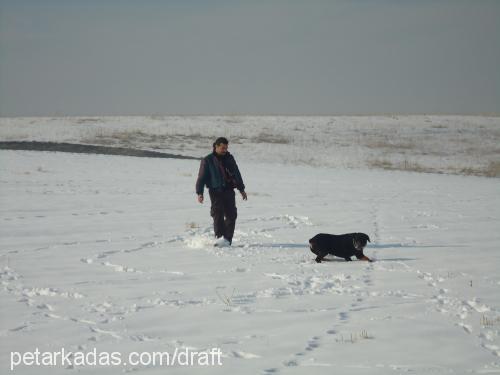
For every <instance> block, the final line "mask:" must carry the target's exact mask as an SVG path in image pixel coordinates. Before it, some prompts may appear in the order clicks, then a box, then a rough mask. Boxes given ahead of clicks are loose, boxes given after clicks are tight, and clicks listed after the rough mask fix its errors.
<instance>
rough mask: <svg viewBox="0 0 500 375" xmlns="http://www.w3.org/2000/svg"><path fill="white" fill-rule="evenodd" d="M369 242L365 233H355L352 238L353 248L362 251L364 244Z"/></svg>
mask: <svg viewBox="0 0 500 375" xmlns="http://www.w3.org/2000/svg"><path fill="white" fill-rule="evenodd" d="M367 242H370V237H368V235H367V234H365V233H355V234H354V238H353V240H352V244H353V245H354V248H355V249H356V250H358V251H363V249H364V248H365V246H366V243H367Z"/></svg>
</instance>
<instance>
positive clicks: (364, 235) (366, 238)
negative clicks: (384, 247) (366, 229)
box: [358, 233, 371, 242]
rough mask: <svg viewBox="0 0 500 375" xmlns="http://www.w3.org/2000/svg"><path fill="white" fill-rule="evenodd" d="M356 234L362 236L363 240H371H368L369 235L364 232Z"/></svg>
mask: <svg viewBox="0 0 500 375" xmlns="http://www.w3.org/2000/svg"><path fill="white" fill-rule="evenodd" d="M358 236H359V237H360V238H362V239H363V240H364V241H368V242H371V241H370V237H368V235H367V234H365V233H358Z"/></svg>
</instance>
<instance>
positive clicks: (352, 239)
mask: <svg viewBox="0 0 500 375" xmlns="http://www.w3.org/2000/svg"><path fill="white" fill-rule="evenodd" d="M367 242H370V237H368V235H367V234H365V233H347V234H340V235H335V234H326V233H319V234H317V235H315V236H314V237H313V238H311V239H310V240H309V245H310V249H311V251H312V252H313V253H314V254H316V255H317V256H316V262H318V263H321V261H322V260H323V258H324V257H325V256H327V255H328V254H331V255H335V256H336V257H340V258H344V259H345V260H346V261H348V262H349V261H351V257H352V256H355V257H356V258H358V259H359V260H366V261H368V262H373V260H371V259H370V258H368V257H367V256H366V255H364V254H363V249H364V248H365V246H366V243H367Z"/></svg>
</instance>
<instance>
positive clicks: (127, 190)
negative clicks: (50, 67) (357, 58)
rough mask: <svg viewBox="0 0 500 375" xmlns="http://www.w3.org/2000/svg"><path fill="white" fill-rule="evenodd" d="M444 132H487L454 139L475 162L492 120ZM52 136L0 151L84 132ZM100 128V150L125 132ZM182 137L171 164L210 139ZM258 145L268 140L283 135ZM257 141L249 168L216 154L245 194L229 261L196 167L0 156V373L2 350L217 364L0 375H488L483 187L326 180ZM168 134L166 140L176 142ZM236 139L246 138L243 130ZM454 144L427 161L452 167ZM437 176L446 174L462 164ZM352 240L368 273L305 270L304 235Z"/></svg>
mask: <svg viewBox="0 0 500 375" xmlns="http://www.w3.org/2000/svg"><path fill="white" fill-rule="evenodd" d="M422 118H423V117H422ZM448 119H449V118H448ZM458 119H459V120H456V121H455V122H453V123H458V124H461V125H460V126H463V127H466V126H465V125H464V124H465V123H467V122H468V121H469V122H472V123H474V124H475V125H477V126H478V127H477V129H476V130H477V132H478V134H481V132H486V133H488V134H489V135H490V136H489V137H486V138H484V137H483V138H481V137H480V136H477V137H478V138H476V133H472V131H471V132H470V133H467V134H466V133H463V134H466V141H467V144H469V145H472V146H471V147H472V148H473V149H475V150H476V149H480V148H481V145H484V146H485V147H486V150H490V151H491V152H492V153H493V155H494V150H495V147H497V145H493V144H491V139H492V138H493V135H492V134H496V133H495V132H498V119H495V118H492V119H483V120H478V119H476V120H474V119H472V120H470V119H468V118H458ZM38 120H39V121H38V122H37V124H38V125H39V124H40V121H41V120H40V119H38ZM275 120H276V121H278V120H279V118H276V119H275ZM302 120H304V119H302ZM441 120H443V119H441ZM441 120H440V121H441ZM16 121H18V122H16ZM30 121H31V120H30ZM34 121H35V122H36V119H35V120H34ZM47 121H48V120H47ZM58 121H59V120H58ZM60 121H61V124H59V125H58V122H57V121H53V122H52V123H50V121H48V124H47V125H43V126H45V127H43V126H42V127H41V128H37V125H36V124H35V123H34V124H31V125H30V124H29V121H28V120H27V119H24V120H22V121H21V120H19V119H17V120H16V119H2V120H1V122H0V123H1V125H2V126H1V127H0V129H1V133H0V134H1V138H2V140H7V139H10V140H14V139H15V140H23V139H25V140H26V139H32V140H52V141H73V142H83V138H82V134H83V133H80V132H81V131H83V130H82V129H84V127H83V125H84V123H82V124H77V121H76V120H72V121H73V122H72V123H74V125H67V124H66V126H65V125H64V124H62V120H60ZM127 121H128V122H134V121H139V120H137V119H136V118H132V119H130V118H129V119H127V120H126V121H125V120H123V123H125V124H128V123H127ZM151 121H153V120H151ZM158 121H163V120H158ZM245 121H250V120H248V119H246V120H245ZM290 121H298V120H297V119H295V120H293V119H292V120H290ZM315 121H320V119H314V118H312V119H311V123H312V124H314V123H315ZM321 121H323V120H321ZM360 121H361V120H360ZM363 121H364V120H363ZM366 121H368V120H366ZM372 121H375V120H372ZM419 121H423V120H421V119H420V120H419ZM430 121H438V120H437V119H436V118H431V119H430ZM447 121H448V120H447ZM474 121H476V122H474ZM477 121H479V122H480V124H479V125H478V124H477ZM118 122H120V121H117V123H116V124H115V125H113V126H114V128H112V130H106V131H104V130H103V131H102V134H101V136H102V137H100V138H101V140H103V139H104V138H106V137H107V135H108V134H111V135H113V134H114V136H117V135H119V134H118V133H117V132H119V131H122V132H125V131H127V129H131V128H132V127H131V125H130V127H128V126H129V125H126V126H125V125H124V128H123V129H122V130H120V128H119V124H118ZM226 123H228V122H227V121H226ZM410 123H411V120H410V119H406V120H404V121H402V124H403V125H401V127H400V128H399V132H400V134H405V137H406V134H414V135H415V139H416V141H415V143H414V144H415V147H416V148H414V149H413V148H412V150H413V151H412V152H411V155H417V154H419V152H420V151H418V152H417V148H418V150H421V148H420V146H418V145H420V142H421V140H423V139H425V137H424V135H422V137H421V138H418V136H417V134H418V133H419V131H420V130H418V129H414V128H413V127H412V126H410V125H408V124H410ZM19 124H21V125H19ZM148 124H149V123H148ZM405 124H406V125H405ZM87 125H88V123H87ZM185 125H186V126H187V129H188V130H187V131H186V133H184V135H183V137H184V138H182V139H184V140H186V139H193V142H192V143H191V144H190V145H191V146H189V147H188V144H186V145H185V148H184V151H185V153H186V154H189V155H195V156H201V155H203V154H205V153H207V151H208V148H209V147H210V140H211V139H208V138H209V137H211V136H212V135H216V134H217V135H218V134H221V132H222V133H224V132H223V131H222V130H224V129H226V128H220V129H219V128H217V127H213V126H210V127H208V129H209V131H207V133H204V136H203V137H205V136H206V137H207V138H206V139H205V140H204V141H203V140H197V139H196V137H195V136H194V135H193V134H195V133H196V131H197V130H196V129H195V128H196V126H198V125H196V126H195V125H192V128H190V127H189V125H188V124H185ZM99 126H101V127H102V128H105V126H104V125H102V124H101V125H99ZM136 126H137V127H139V125H138V124H137V125H136ZM148 126H152V125H146V126H145V129H146V130H144V133H143V134H151V133H152V132H149V133H148V131H147V129H148ZM228 126H229V125H228ZM318 126H319V125H318ZM321 126H323V125H321ZM436 126H437V125H436ZM442 126H444V125H442ZM447 126H449V128H448V130H447V131H450V134H452V132H451V130H450V128H451V127H452V126H453V125H452V122H451V120H450V123H449V125H447ZM471 126H472V125H471ZM481 126H482V128H481ZM37 129H41V130H37ZM43 129H46V130H47V132H44V131H42V130H43ZM48 129H50V131H48ZM189 129H192V130H189ZM237 129H239V130H238V131H241V132H242V133H241V134H242V135H241V136H243V134H244V133H243V129H242V128H237ZM277 129H278V128H277ZM283 129H284V128H283ZM342 129H345V132H346V133H345V134H348V133H349V131H350V130H349V127H348V126H347V125H345V126H344V128H342ZM381 129H382V130H377V134H375V135H374V139H379V138H380V139H382V138H383V137H384V134H386V133H385V130H384V129H386V128H385V127H384V126H382V127H381ZM438 129H443V128H436V131H438ZM481 129H482V130H481ZM278 131H279V129H278V130H276V129H274V128H272V129H270V130H269V134H267V136H268V139H269V137H270V136H271V135H272V134H275V136H278V135H279V134H282V133H283V134H287V133H286V132H284V131H280V132H281V133H278ZM23 132H25V133H23ZM106 132H109V133H106ZM259 132H260V130H258V131H256V132H255V138H254V140H253V141H252V142H251V144H253V145H254V146H255V149H254V151H253V152H252V151H251V150H250V149H249V145H248V143H250V141H248V142H246V141H244V140H241V142H239V141H236V142H233V143H231V144H230V151H231V152H232V153H233V154H234V155H235V157H236V160H237V161H238V163H239V166H240V169H241V171H242V174H243V177H244V179H245V183H246V185H247V192H248V195H249V199H248V201H242V200H241V199H239V198H238V201H237V205H238V214H239V216H238V221H237V230H236V234H235V238H234V246H233V247H232V248H231V249H216V248H213V247H212V246H211V241H212V234H211V218H210V216H209V204H207V203H208V202H206V203H205V204H203V205H200V204H199V203H197V202H196V199H195V195H194V183H195V179H196V174H197V170H198V166H199V163H198V162H197V161H192V160H176V159H149V158H133V157H120V156H104V155H77V154H67V153H64V154H63V153H50V152H30V151H8V150H2V151H0V208H1V212H0V223H1V226H0V251H1V252H0V261H1V265H0V266H1V268H0V276H1V282H2V288H1V289H0V298H1V304H0V306H1V307H0V309H1V310H0V343H1V344H0V346H1V354H0V365H1V370H0V371H1V372H2V373H8V371H10V370H9V369H10V366H11V353H12V352H19V353H25V352H34V351H35V349H36V348H38V349H39V350H40V351H41V352H53V351H60V350H61V349H62V348H64V349H65V350H67V351H73V352H83V353H89V352H92V351H93V350H94V348H96V350H97V351H98V352H99V353H105V352H119V353H121V356H122V359H125V358H126V356H127V355H128V354H129V353H131V352H145V353H153V352H169V353H174V351H175V350H179V351H182V350H188V351H191V352H193V351H209V350H211V349H212V348H220V350H221V352H222V366H208V367H201V366H194V367H183V366H180V365H177V366H174V367H168V368H167V367H165V366H152V365H149V366H148V365H131V364H127V365H123V364H121V365H120V366H90V365H88V366H77V365H75V366H61V365H59V366H54V367H49V366H26V365H19V366H17V367H16V368H15V369H14V373H16V372H17V373H21V374H71V373H76V372H81V373H85V374H91V373H95V374H101V373H110V374H115V373H124V372H125V373H126V372H134V371H136V372H138V373H141V374H142V373H145V374H164V373H172V374H197V373H203V374H274V373H276V374H310V373H314V374H333V373H336V374H402V373H416V374H450V373H451V374H467V373H500V293H499V290H500V276H499V272H498V269H499V268H500V251H499V245H498V244H499V242H500V231H499V230H498V228H499V227H500V226H499V219H500V195H499V193H500V189H499V184H498V181H499V180H498V179H497V178H485V177H475V176H460V175H447V174H429V173H415V172H404V171H394V170H370V169H367V168H358V169H346V168H342V167H341V166H340V164H337V161H332V164H331V165H330V164H328V162H327V161H328V160H329V159H327V152H326V151H324V150H323V151H322V152H321V153H320V155H319V156H317V159H314V160H317V162H314V161H313V162H310V163H306V162H304V163H302V162H300V160H299V159H300V158H301V157H309V156H311V157H312V156H314V155H315V152H314V150H311V149H310V146H311V144H312V143H311V142H312V141H310V139H309V137H308V136H307V128H306V129H302V130H300V131H299V130H296V132H297V134H298V135H297V136H291V135H290V139H289V141H287V142H285V141H284V140H283V139H282V140H281V143H280V139H279V138H275V139H274V141H275V143H265V142H264V143H262V142H261V143H259V142H258V139H259V137H261V138H265V135H266V134H262V133H259ZM374 132H375V130H374ZM21 133H23V134H24V135H23V134H21ZM157 133H158V132H157ZM174 133H178V134H177V136H178V137H181V134H183V133H182V132H181V127H180V126H179V130H175V131H172V134H171V136H172V137H173V136H174V135H175V134H174ZM271 133H272V134H271ZM207 134H208V135H207ZM246 134H247V137H248V138H247V139H252V137H254V135H253V134H254V133H252V128H249V129H248V131H247V133H246ZM259 134H260V136H259ZM311 134H312V135H313V136H314V137H317V139H318V140H321V139H322V138H321V132H319V131H312V133H311ZM349 134H351V136H349V137H351V138H349V139H351V140H352V139H354V138H355V137H356V133H355V132H354V131H352V132H351V133H349ZM136 135H137V134H136ZM229 136H230V138H231V136H232V137H235V138H236V139H237V134H236V133H232V134H229ZM386 136H388V137H390V135H389V134H386ZM138 137H139V136H138ZM141 137H146V136H145V135H141ZM169 137H170V136H169ZM190 137H192V138H190ZM346 137H347V136H346ZM458 137H459V136H458V135H457V139H458ZM139 138H140V137H139ZM340 138H342V137H340ZM431 138H432V137H430V138H429V139H430V142H431ZM117 139H119V138H117ZM165 139H167V138H165ZM173 139H174V138H171V137H170V138H168V140H169V141H171V142H170V143H169V144H168V147H174V146H172V142H173ZM179 139H181V138H179ZM335 139H337V138H335ZM363 139H364V138H363ZM398 139H399V138H398ZM450 139H453V137H451V138H450ZM94 140H95V139H94ZM136 141H137V139H136ZM106 142H108V143H109V142H110V140H107V141H106ZM151 142H152V139H149V144H150V145H151ZM203 142H204V144H202V143H203ZM301 142H302V146H301ZM477 142H480V143H479V144H476V143H477ZM89 143H90V142H89ZM459 143H460V142H458V141H457V142H456V143H454V141H450V142H449V143H444V144H443V146H442V148H441V149H442V150H445V151H446V152H448V153H449V154H450V155H452V154H453V150H454V147H455V145H458V144H459ZM464 143H466V142H464ZM120 145H123V143H120ZM134 145H135V144H134ZM207 145H208V146H207ZM323 145H324V147H326V142H325V143H324V144H323ZM155 147H156V146H155ZM155 147H151V148H155ZM168 147H167V145H165V147H164V148H162V149H164V150H168V151H177V150H176V149H174V148H171V149H169V148H168ZM203 147H204V148H203ZM321 147H322V146H321ZM351 147H353V148H351ZM354 147H358V146H355V145H349V146H346V152H345V154H342V153H341V152H339V151H337V152H338V153H337V154H335V155H336V156H335V157H337V156H339V157H340V156H343V157H344V158H345V160H347V161H346V163H345V165H344V167H352V166H358V167H362V166H363V162H362V161H364V160H367V159H366V158H368V156H371V155H372V154H368V153H365V151H366V150H367V148H363V147H364V146H363V147H361V146H359V147H360V148H359V150H361V151H360V155H359V160H358V159H356V157H355V155H356V151H355V150H354ZM488 147H489V148H488ZM287 150H288V151H287ZM363 150H364V151H363ZM370 150H372V151H371V152H375V151H377V150H378V151H377V152H379V154H376V155H375V156H377V155H378V157H380V158H384V157H389V156H387V155H386V154H384V151H383V148H380V147H379V148H373V149H370ZM381 150H382V151H381ZM297 152H299V154H297ZM488 152H489V151H488ZM267 154H270V155H272V156H274V157H273V158H271V159H268V158H266V155H267ZM279 155H282V159H280V157H279ZM484 155H485V154H483V156H484ZM442 159H443V160H445V161H446V160H447V159H446V157H443V158H442ZM390 160H392V161H395V157H394V160H393V159H390ZM432 160H434V161H432V163H438V161H435V159H432ZM436 160H437V159H436ZM449 160H450V163H452V162H453V163H454V164H453V168H455V167H457V168H460V167H461V164H460V163H462V162H464V163H466V162H467V160H468V158H467V157H465V156H463V155H461V154H457V155H456V156H455V159H453V158H452V157H451V156H450V159H449ZM323 161H324V162H323ZM432 163H431V164H432ZM470 163H471V166H473V167H478V166H480V164H481V162H480V161H479V160H475V161H474V160H471V161H470ZM299 164H301V165H299ZM438 164H439V163H438ZM438 164H436V165H438ZM445 164H446V163H445V162H443V163H442V164H439V165H440V166H444V165H445ZM450 165H451V164H450ZM332 166H333V167H332ZM443 168H444V167H443ZM450 168H451V167H450ZM445 169H446V168H445ZM448 171H449V170H448ZM354 231H361V232H365V233H367V234H369V235H370V238H371V239H372V243H371V244H370V245H369V247H368V248H367V249H366V251H365V253H366V255H367V256H369V257H373V258H374V259H375V260H376V261H375V262H374V263H366V262H360V261H353V262H345V261H343V260H340V259H334V258H330V259H331V261H330V262H323V263H321V264H316V263H315V262H314V260H313V259H314V256H313V254H312V253H310V252H309V250H308V248H307V246H306V243H307V240H308V239H309V238H310V237H312V236H313V235H314V234H316V233H319V232H329V233H337V234H340V233H347V232H354Z"/></svg>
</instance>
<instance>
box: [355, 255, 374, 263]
mask: <svg viewBox="0 0 500 375" xmlns="http://www.w3.org/2000/svg"><path fill="white" fill-rule="evenodd" d="M356 258H358V259H359V260H366V261H367V262H373V260H371V259H370V258H368V257H367V256H366V255H364V254H363V255H361V256H357V257H356Z"/></svg>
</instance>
